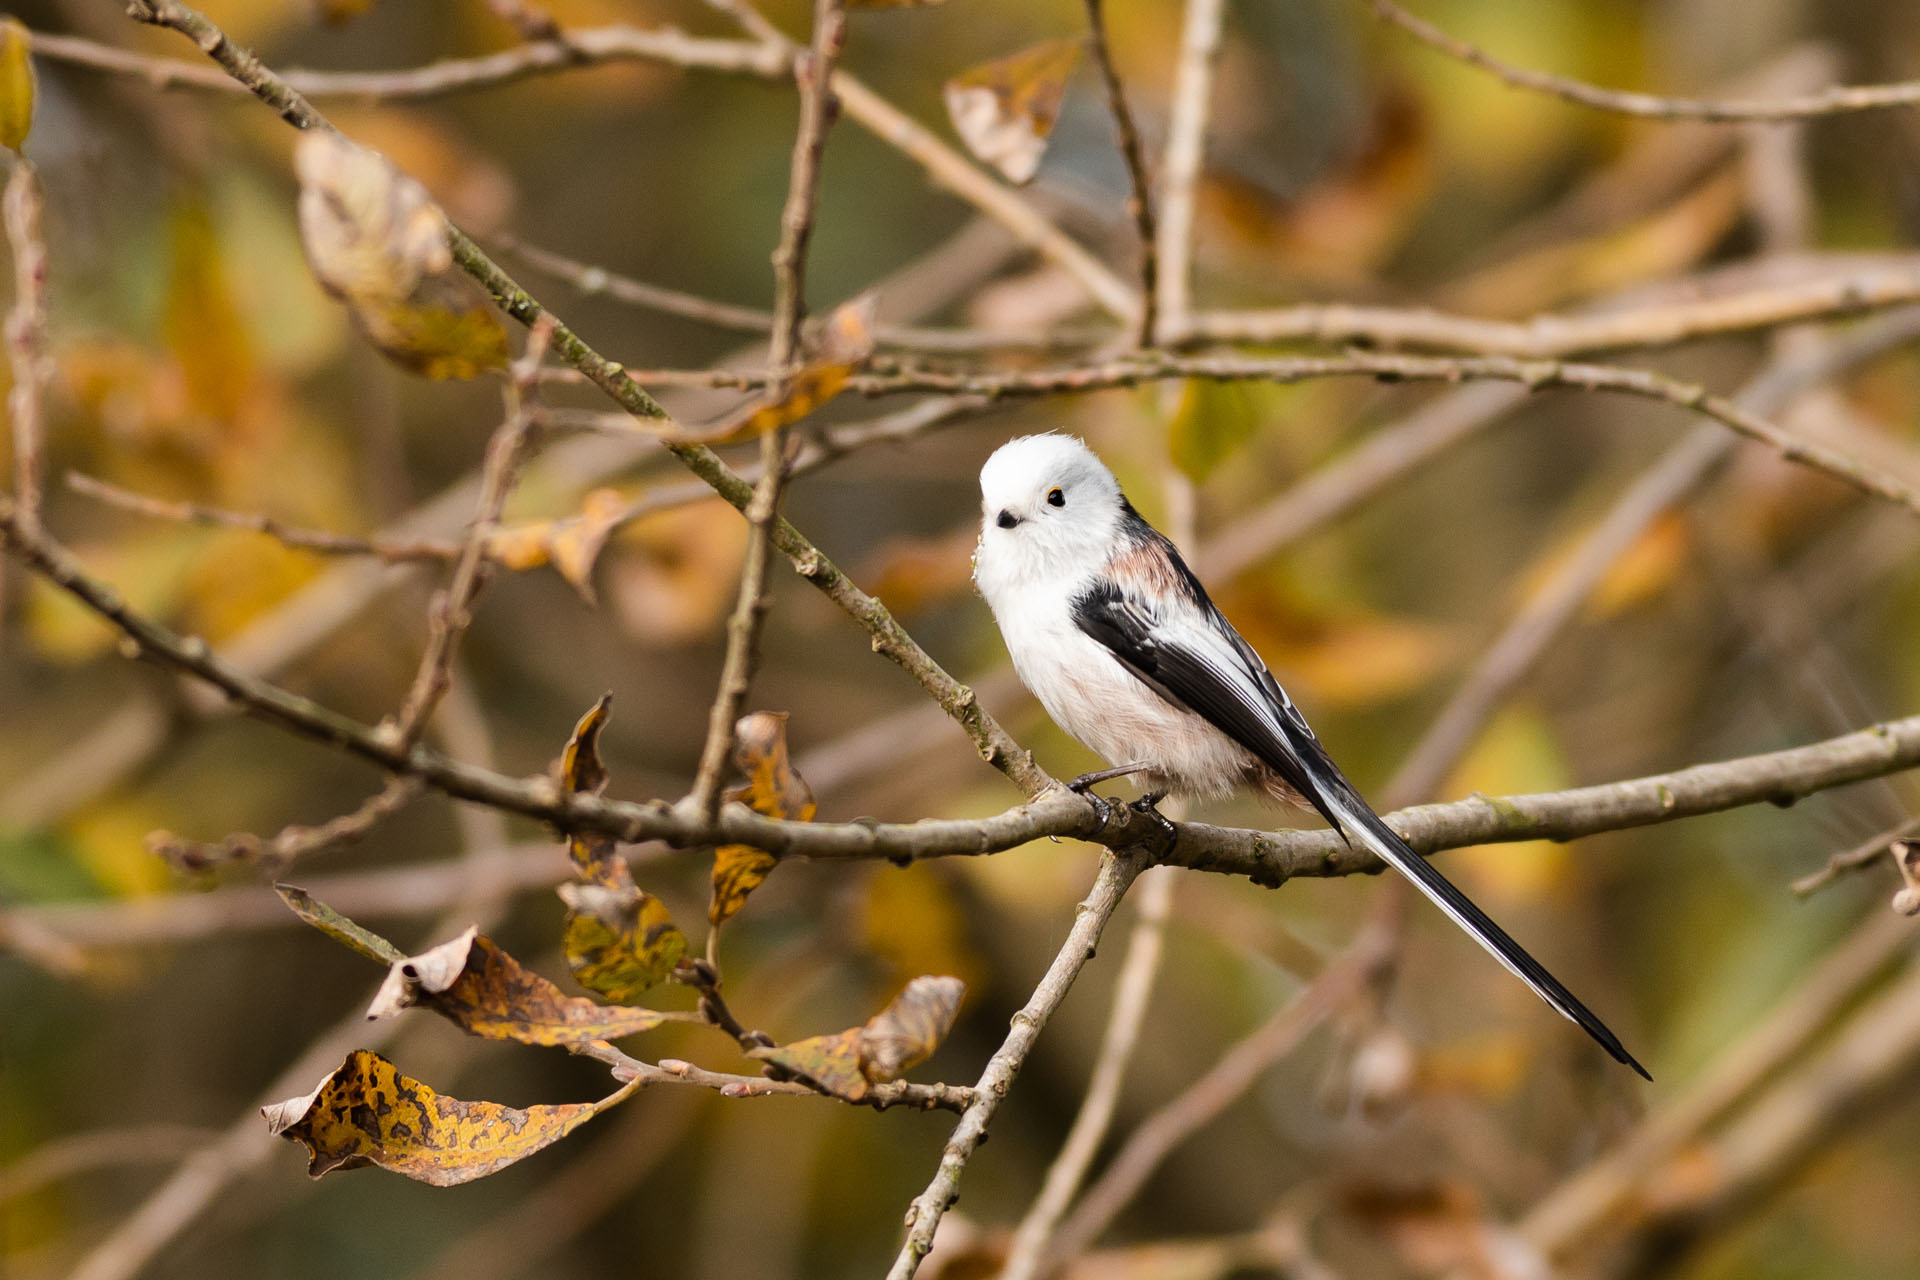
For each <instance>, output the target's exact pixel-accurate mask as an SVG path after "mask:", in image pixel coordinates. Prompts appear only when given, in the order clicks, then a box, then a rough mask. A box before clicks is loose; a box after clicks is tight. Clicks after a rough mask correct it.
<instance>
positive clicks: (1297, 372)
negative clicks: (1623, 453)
mask: <svg viewBox="0 0 1920 1280" xmlns="http://www.w3.org/2000/svg"><path fill="white" fill-rule="evenodd" d="M1330 377H1370V378H1376V379H1379V380H1381V381H1386V382H1394V381H1420V382H1462V381H1466V380H1470V379H1486V380H1492V381H1496V382H1516V383H1519V384H1521V385H1522V386H1525V387H1527V388H1529V389H1531V390H1535V391H1538V390H1543V389H1546V388H1550V387H1565V388H1570V389H1577V390H1583V391H1605V392H1611V393H1615V394H1620V395H1629V396H1637V397H1640V398H1643V399H1648V400H1658V401H1661V402H1664V403H1666V404H1671V405H1674V406H1676V407H1678V408H1682V409H1687V410H1690V411H1692V412H1695V413H1699V414H1702V415H1704V416H1706V417H1709V418H1712V419H1713V420H1714V421H1716V422H1718V423H1720V424H1721V425H1722V426H1724V427H1726V428H1728V429H1729V430H1731V431H1733V432H1735V433H1736V434H1738V435H1742V436H1746V437H1747V438H1748V439H1750V440H1754V441H1756V442H1758V443H1761V444H1764V445H1766V446H1767V447H1768V448H1770V449H1772V450H1773V451H1774V452H1776V453H1778V454H1779V455H1780V456H1781V457H1783V458H1785V459H1786V460H1787V461H1789V462H1794V463H1798V464H1800V465H1802V466H1805V467H1809V468H1811V469H1813V470H1815V471H1819V472H1821V473H1823V474H1825V475H1828V476H1831V477H1832V478H1833V479H1835V480H1838V481H1840V482H1842V483H1844V484H1847V485H1850V486H1852V487H1853V488H1855V489H1858V490H1860V491H1861V492H1862V493H1868V494H1872V495H1874V496H1875V497H1879V498H1885V499H1886V500H1888V501H1889V502H1897V503H1899V504H1900V505H1902V506H1904V507H1906V508H1907V509H1908V510H1910V511H1913V512H1915V513H1916V514H1920V493H1916V492H1915V491H1914V490H1913V489H1911V488H1909V487H1908V486H1907V485H1905V484H1902V483H1900V482H1899V481H1898V480H1896V479H1894V478H1893V477H1891V476H1888V475H1886V474H1885V473H1883V472H1881V471H1878V470H1876V469H1874V468H1872V467H1869V466H1867V465H1865V464H1864V463H1862V462H1860V461H1859V460H1858V459H1856V458H1854V457H1851V456H1850V455H1848V454H1845V453H1842V452H1841V451H1839V450H1837V449H1832V448H1829V447H1827V446H1826V445H1822V444H1818V443H1815V442H1813V441H1810V440H1804V439H1801V438H1800V437H1798V436H1796V435H1794V434H1793V433H1791V432H1789V431H1787V430H1786V429H1785V428H1783V427H1780V426H1779V425H1777V424H1776V423H1773V422H1771V421H1769V420H1768V419H1766V418H1764V417H1762V416H1760V415H1759V414H1756V413H1753V412H1751V411H1749V410H1747V409H1746V408H1744V407H1742V406H1741V405H1740V404H1738V403H1736V402H1735V401H1733V400H1729V399H1727V398H1726V397H1724V396H1717V395H1713V394H1712V393H1710V392H1709V391H1707V390H1706V388H1704V387H1701V386H1699V385H1697V384H1694V383H1689V382H1682V381H1680V380H1679V379H1677V378H1671V377H1668V376H1667V375H1666V374H1663V373H1657V372H1654V371H1653V370H1650V369H1622V368H1617V367H1615V366H1612V365H1596V364H1576V363H1572V362H1569V361H1561V360H1514V359H1510V358H1508V357H1505V356H1483V357H1469V356H1460V357H1447V356H1401V355H1371V354H1365V353H1357V352H1356V353H1353V354H1349V355H1345V356H1279V357H1272V358H1265V359H1262V358H1255V357H1240V356H1177V355H1157V354H1156V355H1148V356H1143V357H1139V358H1134V359H1126V360H1116V361H1110V362H1104V363H1099V364H1091V365H1084V366H1079V367H1074V368H1057V369H1039V370H1034V371H1031V372H1022V373H989V374H948V373H935V372H931V371H917V372H907V373H901V374H894V375H874V376H868V377H863V378H856V379H854V380H853V385H854V386H855V387H857V388H858V389H860V390H862V391H865V392H867V393H868V394H874V395H879V394H892V393H898V392H907V391H939V392H944V393H947V394H964V395H982V396H993V397H999V396H1035V395H1052V394H1057V393H1060V392H1084V391H1098V390H1105V389H1109V388H1115V387H1134V386H1139V385H1142V384H1144V383H1148V382H1156V381H1163V380H1165V379H1169V378H1210V379H1216V380H1219V381H1262V382H1273V383H1282V384H1284V383H1292V382H1300V381H1304V380H1306V379H1309V378H1330Z"/></svg>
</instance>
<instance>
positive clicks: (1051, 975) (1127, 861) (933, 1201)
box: [887, 848, 1149, 1280]
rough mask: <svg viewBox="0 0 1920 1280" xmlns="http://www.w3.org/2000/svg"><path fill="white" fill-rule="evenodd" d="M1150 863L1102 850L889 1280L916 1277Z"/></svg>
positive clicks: (915, 1213) (983, 1078)
mask: <svg viewBox="0 0 1920 1280" xmlns="http://www.w3.org/2000/svg"><path fill="white" fill-rule="evenodd" d="M1148 862H1149V855H1148V854H1147V853H1146V852H1145V851H1144V850H1142V849H1139V848H1135V849H1132V850H1129V851H1127V852H1124V853H1114V852H1108V853H1106V854H1104V855H1102V857H1101V859H1100V873H1099V875H1098V876H1097V877H1096V878H1095V879H1094V882H1093V888H1092V889H1091V890H1090V891H1089V892H1088V894H1087V896H1086V898H1085V899H1084V900H1082V901H1081V903H1080V905H1079V907H1078V908H1077V909H1076V910H1075V913H1074V921H1073V928H1072V929H1070V930H1068V932H1067V939H1066V941H1065V942H1064V943H1062V944H1061V946H1060V950H1059V952H1058V953H1057V954H1055V956H1054V957H1053V963H1052V964H1050V965H1048V966H1047V972H1046V975H1045V976H1044V977H1042V978H1041V979H1040V983H1039V985H1038V986H1036V987H1034V989H1033V994H1032V995H1031V996H1029V997H1028V999H1027V1002H1026V1004H1025V1005H1023V1006H1022V1007H1021V1009H1020V1011H1019V1012H1018V1013H1016V1014H1014V1015H1013V1025H1012V1027H1011V1028H1010V1029H1009V1030H1008V1032H1007V1037H1006V1039H1005V1040H1003V1041H1002V1042H1001V1044H1000V1047H999V1048H998V1049H996V1050H995V1051H994V1053H993V1056H992V1057H991V1058H989V1059H988V1060H987V1065H986V1069H985V1070H983V1071H982V1072H981V1073H980V1079H979V1081H978V1082H976V1083H975V1084H974V1086H973V1099H972V1101H970V1102H969V1103H968V1104H967V1109H966V1110H965V1111H963V1112H962V1113H961V1114H960V1123H959V1124H958V1125H956V1126H954V1130H953V1134H952V1136H950V1137H949V1138H948V1139H947V1145H946V1148H945V1150H944V1151H942V1153H941V1156H940V1167H939V1169H938V1170H937V1171H936V1172H935V1173H934V1176H933V1181H932V1182H930V1183H928V1184H927V1189H926V1190H925V1191H923V1192H921V1193H920V1195H919V1196H917V1197H916V1198H915V1199H914V1202H913V1204H912V1205H911V1206H910V1207H909V1208H908V1210H907V1239H906V1243H904V1244H903V1245H901V1247H900V1252H899V1254H898V1256H896V1257H895V1258H894V1260H893V1266H892V1268H891V1269H890V1270H889V1271H888V1272H887V1277H888V1280H913V1274H914V1272H915V1271H917V1270H918V1269H919V1267H920V1262H921V1260H922V1259H923V1258H925V1257H926V1256H927V1251H928V1250H929V1249H931V1248H933V1233H934V1232H935V1231H936V1230H937V1229H938V1228H939V1226H940V1219H941V1217H942V1215H944V1214H945V1213H946V1211H947V1210H948V1209H949V1208H951V1207H952V1205H953V1202H954V1201H955V1200H956V1199H958V1198H959V1194H960V1175H961V1174H962V1173H963V1172H964V1171H965V1169H966V1167H967V1162H968V1161H969V1160H971V1159H972V1158H973V1153H974V1151H975V1150H977V1149H978V1148H979V1146H980V1143H981V1141H982V1139H983V1138H984V1137H985V1136H986V1131H987V1125H988V1124H990V1123H991V1122H992V1120H993V1116H994V1113H995V1112H996V1111H997V1110H999V1107H1000V1101H1001V1099H1003V1098H1004V1097H1006V1095H1007V1091H1008V1089H1009V1088H1011V1087H1012V1085H1013V1080H1014V1077H1015V1076H1017V1075H1019V1074H1020V1068H1021V1067H1022V1066H1023V1065H1025V1063H1026V1060H1027V1055H1028V1054H1029V1053H1031V1052H1032V1051H1033V1046H1034V1044H1035V1043H1036V1042H1037V1041H1038V1040H1039V1038H1040V1032H1041V1030H1042V1029H1043V1028H1044V1027H1045V1026H1046V1024H1047V1020H1048V1019H1049V1018H1051V1017H1052V1016H1053V1013H1054V1010H1056V1009H1058V1008H1059V1007H1060V1004H1061V1002H1062V1001H1063V1000H1065V999H1066V998H1067V992H1068V990H1070V989H1071V988H1072V986H1073V983H1074V980H1075V979H1077V978H1078V977H1079V976H1080V970H1081V969H1082V968H1084V967H1085V966H1086V963H1087V961H1089V960H1091V959H1092V958H1093V953H1094V948H1095V947H1096V945H1097V944H1098V943H1099V941H1100V934H1101V933H1102V932H1103V931H1104V930H1105V929H1106V926H1107V921H1109V920H1111V919H1112V918H1113V913H1114V911H1115V910H1117V909H1118V908H1119V906H1120V900H1121V898H1123V897H1124V896H1125V895H1126V892H1127V888H1128V886H1129V885H1131V884H1132V883H1133V881H1134V879H1135V877H1137V876H1138V875H1139V874H1140V872H1141V871H1142V870H1144V869H1145V868H1146V866H1147V865H1148Z"/></svg>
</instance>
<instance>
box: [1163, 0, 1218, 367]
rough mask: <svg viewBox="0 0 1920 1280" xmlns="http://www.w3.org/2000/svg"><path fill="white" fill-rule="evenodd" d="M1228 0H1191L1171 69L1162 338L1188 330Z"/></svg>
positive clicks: (1164, 231) (1165, 186)
mask: <svg viewBox="0 0 1920 1280" xmlns="http://www.w3.org/2000/svg"><path fill="white" fill-rule="evenodd" d="M1225 8H1226V5H1225V2H1224V0H1187V3H1186V6H1185V9H1184V17H1183V18H1182V20H1181V25H1180V61H1179V63H1178V64H1177V65H1176V66H1175V67H1174V72H1173V106H1172V110H1171V112H1170V114H1169V116H1168V120H1167V149H1166V158H1165V159H1164V160H1162V161H1161V165H1160V169H1161V172H1160V181H1161V188H1160V226H1159V257H1160V265H1159V274H1158V277H1157V282H1158V285H1159V290H1158V295H1157V296H1158V307H1159V313H1160V315H1159V330H1160V331H1159V332H1158V333H1156V334H1154V335H1153V339H1154V341H1156V342H1158V343H1163V344H1164V343H1165V342H1167V341H1168V340H1169V339H1170V338H1171V336H1172V335H1173V334H1175V333H1180V332H1184V331H1185V330H1186V327H1187V320H1188V313H1189V312H1190V311H1191V310H1192V309H1193V222H1194V193H1195V192H1196V191H1197V190H1198V189H1199V185H1200V167H1201V164H1202V162H1203V160H1204V158H1205V155H1206V147H1207V117H1208V116H1209V114H1211V109H1212V104H1213V67H1214V61H1215V59H1216V58H1217V57H1218V56H1219V53H1220V32H1221V27H1222V14H1223V11H1224V10H1225Z"/></svg>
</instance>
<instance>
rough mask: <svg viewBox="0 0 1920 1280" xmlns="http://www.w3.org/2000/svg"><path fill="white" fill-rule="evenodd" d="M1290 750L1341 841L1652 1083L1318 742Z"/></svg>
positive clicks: (1608, 1033)
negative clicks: (1366, 852)
mask: <svg viewBox="0 0 1920 1280" xmlns="http://www.w3.org/2000/svg"><path fill="white" fill-rule="evenodd" d="M1294 747H1295V752H1296V754H1297V755H1298V756H1299V757H1300V758H1301V763H1303V764H1304V765H1305V766H1306V774H1307V777H1308V779H1309V780H1310V781H1311V782H1312V783H1313V784H1314V789H1315V790H1316V791H1317V792H1318V794H1317V795H1314V796H1310V797H1309V798H1310V799H1312V800H1313V802H1314V805H1315V807H1316V808H1318V809H1319V810H1320V811H1321V812H1322V813H1323V814H1324V815H1325V816H1326V817H1327V819H1328V821H1330V822H1332V823H1333V824H1334V826H1335V827H1336V828H1338V829H1339V831H1340V833H1341V835H1342V836H1344V837H1345V838H1346V839H1347V840H1349V841H1352V840H1355V839H1358V840H1359V841H1360V843H1362V844H1364V845H1366V846H1367V847H1368V848H1369V849H1372V850H1373V851H1374V852H1375V853H1377V854H1379V855H1380V856H1381V858H1383V859H1384V860H1385V861H1386V862H1387V863H1388V864H1390V865H1391V866H1392V867H1393V868H1394V869H1395V870H1397V871H1399V872H1400V873H1401V874H1402V875H1404V876H1406V877H1407V879H1409V880H1411V881H1413V882H1414V884H1415V885H1417V886H1419V889H1420V892H1422V893H1424V894H1426V895H1427V897H1429V898H1431V899H1432V900H1433V903H1434V905H1435V906H1437V907H1439V908H1440V909H1441V910H1442V911H1444V912H1446V913H1447V915H1448V916H1449V917H1450V918H1451V919H1452V920H1453V922H1454V923H1455V924H1457V925H1459V926H1460V927H1461V928H1462V929H1465V930H1466V931H1467V932H1468V933H1469V934H1471V935H1472V937H1473V940H1474V941H1475V942H1478V943H1479V944H1480V945H1481V946H1483V947H1485V948H1486V949H1487V951H1488V952H1489V953H1491V954H1492V955H1493V957H1494V958H1495V959H1496V960H1498V961H1499V962H1500V963H1501V964H1503V965H1505V966H1506V967H1507V968H1508V969H1509V970H1511V971H1512V972H1513V974H1514V976H1516V977H1518V978H1519V979H1520V981H1522V982H1524V983H1526V984H1527V985H1528V986H1529V987H1532V988H1533V991H1534V994H1535V995H1537V996H1539V997H1540V998H1541V999H1542V1000H1545V1001H1546V1002H1547V1003H1548V1004H1550V1005H1552V1006H1553V1007H1554V1008H1555V1009H1557V1010H1559V1011H1560V1014H1561V1015H1562V1016H1563V1017H1565V1018H1567V1019H1568V1020H1569V1021H1571V1022H1575V1023H1577V1024H1579V1026H1580V1029H1581V1030H1582V1031H1585V1032H1586V1033H1587V1034H1588V1035H1590V1036H1592V1037H1593V1038H1594V1040H1595V1041H1597V1042H1598V1043H1599V1045H1600V1047H1601V1048H1603V1049H1605V1050H1606V1051H1607V1052H1608V1053H1610V1054H1612V1055H1613V1057H1614V1060H1615V1061H1616V1062H1622V1063H1625V1064H1626V1065H1627V1066H1629V1067H1632V1068H1633V1069H1634V1070H1635V1071H1638V1072H1639V1073H1640V1074H1641V1075H1642V1076H1643V1077H1645V1078H1646V1079H1648V1080H1652V1079H1653V1077H1652V1076H1650V1075H1647V1069H1646V1068H1645V1067H1643V1066H1641V1065H1640V1064H1639V1063H1638V1062H1637V1061H1635V1060H1634V1056H1633V1055H1632V1054H1630V1053H1628V1052H1627V1050H1626V1046H1624V1045H1622V1044H1621V1043H1620V1038H1619V1037H1618V1036H1616V1035H1614V1034H1613V1032H1611V1031H1609V1030H1608V1029H1607V1024H1606V1023H1604V1022H1602V1021H1600V1019H1599V1018H1598V1017H1597V1016H1596V1015H1595V1014H1594V1012H1593V1010H1591V1009H1589V1008H1587V1006H1585V1005H1583V1004H1581V1003H1580V1002H1579V1001H1578V1000H1577V999H1575V998H1574V995H1573V993H1572V992H1571V991H1568V990H1567V989H1566V988H1565V987H1564V986H1562V985H1561V984H1560V980H1559V979H1558V978H1556V977H1554V976H1553V975H1552V974H1550V973H1548V972H1547V971H1546V968H1545V967H1544V966H1542V965H1541V963H1540V962H1539V961H1538V960H1535V959H1534V958H1533V957H1532V956H1530V955H1528V954H1527V952H1526V950H1525V948H1523V947H1521V945H1520V944H1519V943H1517V942H1515V941H1514V940H1513V938H1512V937H1511V936H1509V935H1508V933H1507V931H1506V930H1505V929H1502V928H1501V927H1500V926H1499V925H1497V924H1495V923H1494V922H1493V920H1492V919H1491V918H1490V917H1489V916H1488V915H1487V913H1486V912H1484V911H1482V910H1481V909H1480V908H1479V907H1477V906H1475V905H1474V903H1473V900H1472V899H1471V898H1469V897H1467V895H1466V894H1464V893H1462V892H1460V890H1459V889H1458V888H1456V887H1455V886H1454V883H1453V882H1452V881H1451V880H1449V879H1447V878H1446V877H1445V876H1443V875H1441V874H1440V872H1439V870H1438V869H1437V868H1435V867H1434V865H1433V864H1432V863H1430V862H1428V861H1427V860H1426V859H1425V858H1423V857H1421V856H1420V855H1419V854H1418V853H1415V852H1414V850H1413V847H1412V846H1411V845H1409V844H1408V843H1407V842H1406V841H1405V840H1402V839H1401V838H1400V836H1399V835H1398V834H1397V833H1396V832H1395V831H1394V830H1393V828H1392V827H1389V826H1388V825H1387V824H1386V823H1385V822H1384V821H1382V820H1381V817H1380V815H1379V814H1377V813H1375V812H1374V811H1373V806H1371V805H1369V804H1368V803H1367V802H1366V800H1365V799H1363V798H1362V797H1361V795H1360V793H1359V792H1358V791H1357V790H1355V789H1354V786H1353V784H1352V783H1350V782H1348V781H1347V779H1346V775H1345V774H1343V773H1341V772H1340V768H1339V766H1338V765H1336V764H1334V763H1333V761H1332V760H1331V759H1330V758H1328V756H1327V754H1326V752H1325V751H1323V750H1321V749H1320V744H1319V743H1318V742H1314V741H1313V740H1312V739H1310V738H1309V739H1307V740H1306V741H1304V742H1296V743H1295V744H1294Z"/></svg>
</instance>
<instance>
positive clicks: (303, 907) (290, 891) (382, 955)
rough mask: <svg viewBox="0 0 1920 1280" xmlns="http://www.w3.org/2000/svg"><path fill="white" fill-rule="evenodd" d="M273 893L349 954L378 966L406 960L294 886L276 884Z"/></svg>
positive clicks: (404, 954)
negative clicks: (354, 953)
mask: <svg viewBox="0 0 1920 1280" xmlns="http://www.w3.org/2000/svg"><path fill="white" fill-rule="evenodd" d="M273 891H274V892H275V893H277V894H279V895H280V901H282V902H284V903H286V904H287V908H288V910H290V911H292V912H293V914H295V915H296V916H299V917H300V918H301V919H302V920H305V921H306V922H307V923H308V924H310V925H312V926H313V927H314V928H316V929H318V930H319V931H320V932H322V933H324V934H326V935H327V936H328V937H329V938H332V939H333V940H334V941H335V942H338V943H339V944H340V945H341V946H343V947H346V948H347V949H348V950H349V951H357V952H359V953H360V954H361V955H363V956H365V957H366V958H367V959H369V960H376V961H378V962H379V963H381V964H389V965H397V964H401V963H403V962H404V961H405V960H406V958H407V957H406V953H405V952H403V951H401V950H400V948H398V947H396V946H394V945H393V944H392V943H391V942H388V941H387V940H386V939H385V938H383V937H381V936H380V935H379V934H377V933H375V932H373V931H372V930H371V929H368V928H366V927H365V926H363V925H360V924H356V923H355V922H353V921H352V920H349V919H347V918H346V917H345V916H343V915H341V914H340V913H339V912H338V911H335V910H334V909H333V908H332V907H330V906H328V905H327V904H326V903H324V902H321V901H320V900H319V899H317V898H315V897H314V896H313V895H312V894H310V893H308V892H307V891H306V890H305V889H302V888H300V887H299V886H298V885H291V884H276V885H274V886H273Z"/></svg>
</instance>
